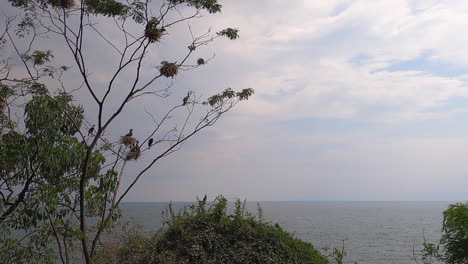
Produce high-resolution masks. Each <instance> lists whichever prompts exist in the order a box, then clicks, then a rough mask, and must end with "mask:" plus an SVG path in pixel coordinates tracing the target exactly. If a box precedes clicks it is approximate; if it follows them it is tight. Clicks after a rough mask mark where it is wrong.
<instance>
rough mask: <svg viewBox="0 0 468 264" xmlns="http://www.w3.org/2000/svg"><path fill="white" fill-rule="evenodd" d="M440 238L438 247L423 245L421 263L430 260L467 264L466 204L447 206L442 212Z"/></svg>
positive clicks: (467, 211)
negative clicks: (442, 219)
mask: <svg viewBox="0 0 468 264" xmlns="http://www.w3.org/2000/svg"><path fill="white" fill-rule="evenodd" d="M443 215H444V221H443V224H442V232H443V233H442V237H441V239H440V243H439V244H438V245H436V244H432V243H424V249H423V257H422V260H423V263H432V259H436V260H440V261H443V262H444V263H448V264H466V263H468V203H464V204H463V203H456V204H451V205H449V208H448V209H447V210H445V211H444V213H443Z"/></svg>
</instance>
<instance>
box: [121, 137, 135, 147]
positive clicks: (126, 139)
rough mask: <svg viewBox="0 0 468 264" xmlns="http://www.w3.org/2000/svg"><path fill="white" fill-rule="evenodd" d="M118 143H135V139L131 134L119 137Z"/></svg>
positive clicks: (127, 144)
mask: <svg viewBox="0 0 468 264" xmlns="http://www.w3.org/2000/svg"><path fill="white" fill-rule="evenodd" d="M120 143H122V144H124V145H125V146H130V145H135V144H136V143H137V139H136V138H134V137H132V136H123V137H120Z"/></svg>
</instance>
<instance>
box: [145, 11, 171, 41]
mask: <svg viewBox="0 0 468 264" xmlns="http://www.w3.org/2000/svg"><path fill="white" fill-rule="evenodd" d="M158 24H159V21H158V19H156V18H155V17H153V18H151V19H150V20H149V21H148V24H146V27H145V37H147V38H148V40H149V41H150V42H151V43H154V42H158V41H159V40H161V38H162V36H163V34H164V31H166V30H165V29H164V28H158Z"/></svg>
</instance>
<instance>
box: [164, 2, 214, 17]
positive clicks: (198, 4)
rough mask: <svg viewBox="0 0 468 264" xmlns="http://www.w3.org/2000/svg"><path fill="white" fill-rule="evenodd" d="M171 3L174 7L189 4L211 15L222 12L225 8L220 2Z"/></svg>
mask: <svg viewBox="0 0 468 264" xmlns="http://www.w3.org/2000/svg"><path fill="white" fill-rule="evenodd" d="M170 2H171V3H172V4H174V5H178V4H187V5H188V6H192V7H195V8H196V9H204V10H207V11H208V12H209V13H210V14H212V13H218V12H221V8H222V7H223V6H222V5H221V4H219V3H218V0H170Z"/></svg>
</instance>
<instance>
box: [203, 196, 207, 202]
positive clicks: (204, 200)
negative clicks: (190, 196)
mask: <svg viewBox="0 0 468 264" xmlns="http://www.w3.org/2000/svg"><path fill="white" fill-rule="evenodd" d="M207 198H208V197H207V196H206V194H205V197H203V203H206V199H207Z"/></svg>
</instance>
